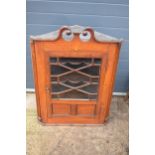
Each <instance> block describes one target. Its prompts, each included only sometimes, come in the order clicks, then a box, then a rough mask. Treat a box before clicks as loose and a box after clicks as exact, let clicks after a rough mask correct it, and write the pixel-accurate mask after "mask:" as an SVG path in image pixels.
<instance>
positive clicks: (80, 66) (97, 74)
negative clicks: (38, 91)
mask: <svg viewBox="0 0 155 155" xmlns="http://www.w3.org/2000/svg"><path fill="white" fill-rule="evenodd" d="M106 64H107V56H106V55H103V56H102V57H96V58H90V57H80V58H77V57H74V56H71V57H65V56H63V57H60V56H51V55H50V54H47V55H46V56H45V66H46V70H45V74H46V85H45V89H46V94H47V99H46V102H47V107H48V110H47V113H48V114H47V119H48V122H49V123H62V124H63V123H81V124H83V123H88V124H89V123H90V124H91V123H98V121H99V120H100V113H101V112H102V110H103V109H102V107H103V106H102V105H101V104H102V103H100V98H101V96H100V90H101V88H100V87H103V84H104V76H105V73H106Z"/></svg>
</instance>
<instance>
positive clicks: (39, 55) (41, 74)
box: [35, 41, 47, 123]
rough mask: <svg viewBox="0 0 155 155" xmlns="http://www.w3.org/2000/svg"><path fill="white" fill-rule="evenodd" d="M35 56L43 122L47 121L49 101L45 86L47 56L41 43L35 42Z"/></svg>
mask: <svg viewBox="0 0 155 155" xmlns="http://www.w3.org/2000/svg"><path fill="white" fill-rule="evenodd" d="M35 56H36V69H37V91H38V95H39V103H40V104H39V105H40V114H41V120H40V121H42V122H44V123H45V122H46V121H47V101H46V99H47V98H46V96H47V92H46V89H45V88H46V85H45V80H46V79H45V76H46V72H45V70H46V69H45V68H46V63H45V54H44V48H43V44H42V42H41V41H40V42H39V41H35Z"/></svg>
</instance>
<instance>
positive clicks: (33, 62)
mask: <svg viewBox="0 0 155 155" xmlns="http://www.w3.org/2000/svg"><path fill="white" fill-rule="evenodd" d="M30 44H31V59H32V69H33V79H34V85H35V94H36V102H37V114H38V119H39V120H40V118H41V112H40V99H39V87H38V78H37V65H36V54H35V44H34V41H32V42H31V43H30Z"/></svg>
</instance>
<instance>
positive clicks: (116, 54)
mask: <svg viewBox="0 0 155 155" xmlns="http://www.w3.org/2000/svg"><path fill="white" fill-rule="evenodd" d="M120 47H121V43H116V44H115V46H114V47H112V48H111V53H113V66H112V73H111V82H110V83H109V95H108V100H107V105H106V112H105V117H106V118H107V117H108V115H109V110H110V103H111V99H112V92H113V89H114V84H115V79H116V72H117V65H118V60H119V53H120Z"/></svg>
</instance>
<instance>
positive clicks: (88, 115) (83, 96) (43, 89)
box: [31, 25, 121, 124]
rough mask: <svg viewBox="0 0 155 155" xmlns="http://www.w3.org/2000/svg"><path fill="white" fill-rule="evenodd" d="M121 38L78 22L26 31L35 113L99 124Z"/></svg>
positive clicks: (56, 120) (48, 120)
mask: <svg viewBox="0 0 155 155" xmlns="http://www.w3.org/2000/svg"><path fill="white" fill-rule="evenodd" d="M120 45H121V40H118V39H116V38H114V37H110V36H107V35H105V34H102V33H99V32H96V31H94V30H93V29H92V28H87V27H86V28H85V27H82V26H77V25H75V26H64V27H62V28H60V29H59V30H57V31H54V32H50V33H47V34H43V35H39V36H31V55H32V62H33V73H34V82H35V92H36V98H37V113H38V119H39V120H40V121H41V122H42V123H45V124H103V123H104V122H105V120H106V119H107V117H108V114H109V107H110V102H111V97H112V91H113V86H114V81H115V73H116V68H117V63H118V58H119V50H120Z"/></svg>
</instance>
